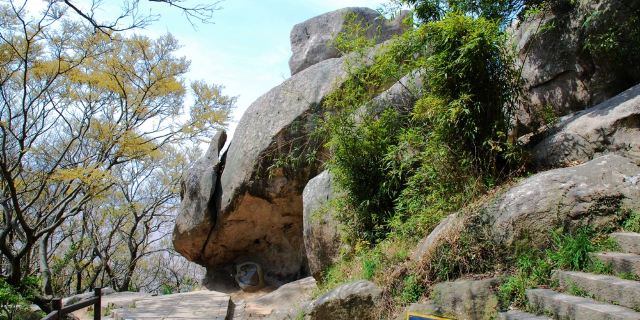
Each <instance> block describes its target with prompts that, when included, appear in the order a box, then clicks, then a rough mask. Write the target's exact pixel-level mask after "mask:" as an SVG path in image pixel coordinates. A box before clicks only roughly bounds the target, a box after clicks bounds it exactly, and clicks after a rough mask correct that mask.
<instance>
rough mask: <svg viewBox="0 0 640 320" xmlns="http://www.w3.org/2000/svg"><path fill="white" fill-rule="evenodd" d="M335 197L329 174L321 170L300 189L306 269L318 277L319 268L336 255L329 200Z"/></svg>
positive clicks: (334, 224) (335, 227) (337, 240)
mask: <svg viewBox="0 0 640 320" xmlns="http://www.w3.org/2000/svg"><path fill="white" fill-rule="evenodd" d="M334 198H335V194H334V190H333V187H332V186H331V174H330V173H329V171H323V172H322V173H321V174H319V175H318V176H316V177H315V178H313V179H311V180H309V183H307V186H306V187H305V188H304V192H303V193H302V204H303V206H304V216H303V237H304V247H305V251H306V253H307V260H308V263H309V271H310V272H311V274H312V275H313V276H314V277H315V278H316V279H320V277H321V275H322V271H324V270H325V269H326V268H327V267H329V266H330V265H331V264H333V263H335V262H336V261H337V260H338V258H339V255H340V233H339V231H338V222H337V221H336V220H335V218H334V216H333V215H334V212H333V210H331V209H330V202H331V200H333V199H334Z"/></svg>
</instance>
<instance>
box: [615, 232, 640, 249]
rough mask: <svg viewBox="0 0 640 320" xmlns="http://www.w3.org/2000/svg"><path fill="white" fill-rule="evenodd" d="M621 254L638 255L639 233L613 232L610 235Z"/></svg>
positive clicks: (639, 247)
mask: <svg viewBox="0 0 640 320" xmlns="http://www.w3.org/2000/svg"><path fill="white" fill-rule="evenodd" d="M610 237H611V238H612V239H613V240H615V242H616V243H617V244H618V246H619V247H620V251H621V252H626V253H635V254H640V233H635V232H615V233H612V234H611V235H610Z"/></svg>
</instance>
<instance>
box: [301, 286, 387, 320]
mask: <svg viewBox="0 0 640 320" xmlns="http://www.w3.org/2000/svg"><path fill="white" fill-rule="evenodd" d="M381 295H382V290H380V288H378V287H377V286H376V285H375V284H373V283H372V282H369V281H365V280H360V281H356V282H352V283H348V284H345V285H342V286H340V287H337V288H335V289H333V290H331V291H329V292H328V293H326V294H325V295H323V296H322V297H320V298H318V299H317V300H314V301H313V302H311V304H310V305H309V307H308V308H307V310H306V311H305V319H308V320H324V319H333V320H343V319H344V320H348V319H372V318H373V315H372V313H371V312H372V309H373V307H375V305H376V302H377V301H378V300H379V299H380V296H381Z"/></svg>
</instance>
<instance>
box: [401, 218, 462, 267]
mask: <svg viewBox="0 0 640 320" xmlns="http://www.w3.org/2000/svg"><path fill="white" fill-rule="evenodd" d="M463 227H464V224H463V219H462V218H461V217H460V215H458V214H455V213H454V214H451V215H449V216H448V217H446V218H445V219H444V220H442V221H440V223H439V224H438V225H437V226H436V227H435V228H434V229H433V231H431V233H429V235H428V236H426V237H425V238H424V239H422V240H421V241H420V242H419V243H418V246H417V247H416V249H415V250H414V252H413V260H414V261H420V260H421V259H423V258H424V257H428V256H430V255H431V254H433V253H434V251H435V248H436V247H437V246H438V245H440V243H441V241H442V240H445V239H447V238H451V236H452V235H453V234H458V233H459V232H460V231H461V230H462V228H463Z"/></svg>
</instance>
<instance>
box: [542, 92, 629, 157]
mask: <svg viewBox="0 0 640 320" xmlns="http://www.w3.org/2000/svg"><path fill="white" fill-rule="evenodd" d="M531 153H532V155H533V159H534V162H535V164H536V165H537V166H538V167H560V166H568V165H572V164H576V163H584V162H587V161H589V160H591V159H593V158H594V157H596V156H598V155H601V154H603V153H616V154H620V155H624V156H625V157H628V158H631V159H636V160H640V85H636V86H634V87H632V88H631V89H629V90H627V91H625V92H623V93H621V94H619V95H618V96H616V97H615V98H613V99H610V100H607V101H605V102H603V103H601V104H599V105H597V106H595V107H593V108H590V109H587V110H584V111H582V112H579V113H576V114H574V115H571V116H568V117H566V118H565V119H563V120H562V121H560V122H559V123H558V124H557V125H555V126H554V127H552V128H551V129H550V130H548V132H547V133H545V137H544V138H543V139H542V141H540V142H539V143H537V145H535V147H533V149H532V152H531Z"/></svg>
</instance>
